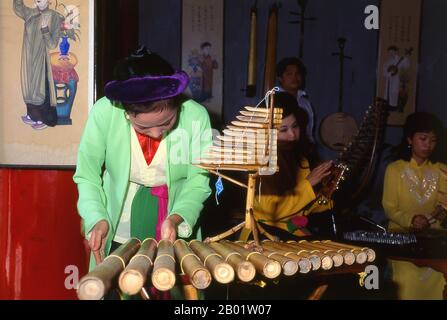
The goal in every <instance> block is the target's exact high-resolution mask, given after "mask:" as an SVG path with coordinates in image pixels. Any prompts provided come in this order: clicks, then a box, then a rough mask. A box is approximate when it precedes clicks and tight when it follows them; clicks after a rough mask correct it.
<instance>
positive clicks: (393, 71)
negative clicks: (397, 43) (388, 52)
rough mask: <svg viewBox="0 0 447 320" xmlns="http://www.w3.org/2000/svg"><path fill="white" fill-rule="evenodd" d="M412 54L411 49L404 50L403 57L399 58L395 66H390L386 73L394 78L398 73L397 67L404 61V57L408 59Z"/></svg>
mask: <svg viewBox="0 0 447 320" xmlns="http://www.w3.org/2000/svg"><path fill="white" fill-rule="evenodd" d="M412 52H413V48H408V49H407V50H405V55H403V56H401V57H400V58H399V61H397V63H396V64H393V65H390V66H389V67H388V69H387V71H388V73H389V74H390V75H392V76H395V75H396V74H397V73H398V72H399V65H400V64H401V63H402V61H403V60H404V59H405V57H408V56H410V55H411V53H412Z"/></svg>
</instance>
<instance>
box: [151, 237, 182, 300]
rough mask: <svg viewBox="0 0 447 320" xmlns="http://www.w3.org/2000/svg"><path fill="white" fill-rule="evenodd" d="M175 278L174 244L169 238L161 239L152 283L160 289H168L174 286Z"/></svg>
mask: <svg viewBox="0 0 447 320" xmlns="http://www.w3.org/2000/svg"><path fill="white" fill-rule="evenodd" d="M175 280H176V278H175V256H174V246H173V245H172V242H171V241H169V240H160V241H159V242H158V247H157V257H156V258H155V261H154V269H153V271H152V284H153V285H154V287H155V288H157V289H158V290H160V291H167V290H170V289H172V288H173V287H174V285H175Z"/></svg>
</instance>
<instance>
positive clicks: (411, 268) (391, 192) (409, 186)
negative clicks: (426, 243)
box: [382, 159, 447, 300]
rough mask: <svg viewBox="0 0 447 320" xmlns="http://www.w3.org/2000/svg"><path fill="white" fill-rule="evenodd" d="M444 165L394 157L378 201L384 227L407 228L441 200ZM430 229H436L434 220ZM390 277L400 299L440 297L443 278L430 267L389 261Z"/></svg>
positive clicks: (387, 170)
mask: <svg viewBox="0 0 447 320" xmlns="http://www.w3.org/2000/svg"><path fill="white" fill-rule="evenodd" d="M440 168H442V170H444V171H445V165H443V164H439V163H435V164H433V163H431V162H430V161H425V162H424V163H423V164H421V165H418V164H417V163H416V161H415V160H413V159H411V160H410V161H404V160H398V161H395V162H393V163H391V164H389V165H388V167H387V168H386V171H385V181H384V189H383V198H382V204H383V207H384V209H385V214H386V215H387V217H388V218H389V220H390V221H389V225H388V229H389V230H393V231H408V228H409V227H410V226H411V221H412V219H413V217H414V216H415V215H417V214H422V215H426V216H429V215H430V214H431V213H432V212H433V210H434V208H435V206H436V205H437V204H438V203H442V201H444V200H443V199H442V197H443V195H442V194H443V193H444V194H445V191H446V182H447V179H446V177H445V176H443V173H442V170H440ZM431 227H432V228H439V227H440V226H439V223H435V224H433V225H432V226H431ZM390 262H391V268H392V279H393V281H394V283H395V284H396V285H397V297H398V298H399V299H403V300H414V299H417V300H419V299H442V293H443V290H444V285H445V283H446V282H445V279H444V276H443V274H442V273H440V272H437V271H434V270H433V269H431V268H427V267H424V268H420V267H417V266H416V265H414V264H413V263H411V262H405V261H400V260H390Z"/></svg>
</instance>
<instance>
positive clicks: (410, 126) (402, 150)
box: [393, 112, 445, 163]
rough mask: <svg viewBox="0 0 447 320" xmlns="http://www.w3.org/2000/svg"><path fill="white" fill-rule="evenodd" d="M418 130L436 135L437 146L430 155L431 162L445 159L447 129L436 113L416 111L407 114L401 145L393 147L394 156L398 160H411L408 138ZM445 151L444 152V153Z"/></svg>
mask: <svg viewBox="0 0 447 320" xmlns="http://www.w3.org/2000/svg"><path fill="white" fill-rule="evenodd" d="M416 132H425V133H428V132H433V133H434V134H435V135H436V138H437V143H436V148H435V150H434V151H433V153H432V154H431V155H430V157H429V160H430V161H431V162H434V163H435V162H438V161H445V147H444V142H445V141H444V136H445V129H444V128H443V126H442V123H441V121H440V120H439V118H438V117H436V116H435V115H433V114H431V113H429V112H414V113H412V114H410V115H409V116H407V118H406V121H405V125H404V129H403V136H402V141H401V143H400V145H398V146H397V147H395V148H394V149H393V152H394V158H395V159H396V160H399V159H401V160H405V161H410V159H411V156H412V151H411V146H409V144H408V138H410V139H411V138H413V136H414V134H415V133H416ZM442 151H444V154H442Z"/></svg>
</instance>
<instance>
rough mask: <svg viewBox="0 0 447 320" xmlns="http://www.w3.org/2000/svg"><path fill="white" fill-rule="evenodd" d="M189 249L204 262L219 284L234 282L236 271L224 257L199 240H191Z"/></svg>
mask: <svg viewBox="0 0 447 320" xmlns="http://www.w3.org/2000/svg"><path fill="white" fill-rule="evenodd" d="M189 247H190V248H191V249H192V250H193V251H194V252H195V254H196V255H197V256H198V257H199V258H200V260H202V261H203V264H204V265H205V267H207V268H208V270H210V272H211V274H212V275H213V278H214V279H215V280H216V281H217V282H220V283H230V282H231V281H233V280H234V270H233V268H232V267H231V265H230V264H228V263H226V262H225V261H224V260H223V258H222V256H221V255H219V254H218V253H216V251H214V250H213V249H212V248H210V247H209V246H207V245H206V244H204V243H202V242H200V241H198V240H191V241H190V242H189Z"/></svg>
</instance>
